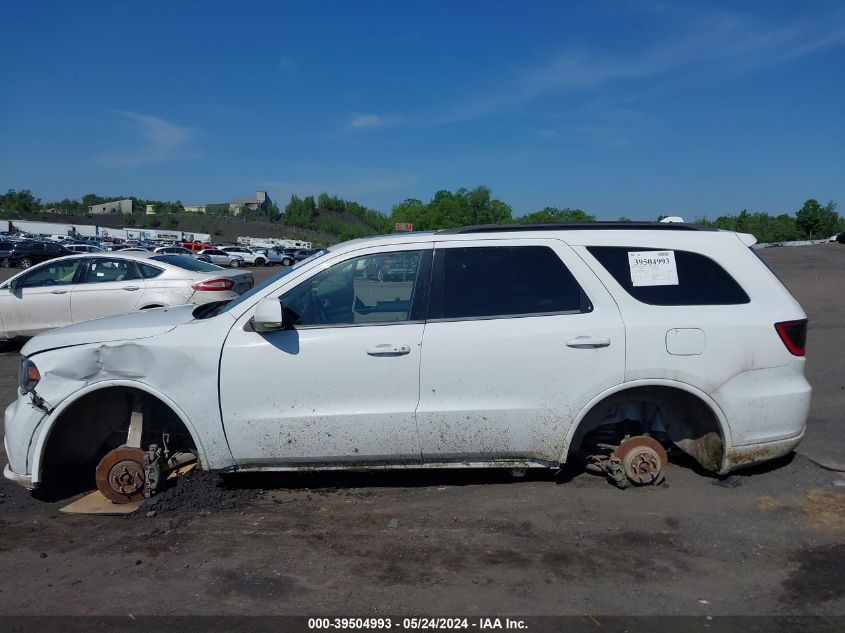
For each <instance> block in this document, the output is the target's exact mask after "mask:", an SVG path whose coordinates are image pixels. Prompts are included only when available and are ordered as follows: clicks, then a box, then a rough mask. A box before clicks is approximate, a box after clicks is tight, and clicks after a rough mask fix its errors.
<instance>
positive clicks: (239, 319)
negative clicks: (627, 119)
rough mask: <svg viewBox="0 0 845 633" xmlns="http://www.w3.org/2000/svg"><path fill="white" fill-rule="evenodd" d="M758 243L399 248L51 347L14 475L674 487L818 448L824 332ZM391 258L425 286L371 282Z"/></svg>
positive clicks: (73, 331)
mask: <svg viewBox="0 0 845 633" xmlns="http://www.w3.org/2000/svg"><path fill="white" fill-rule="evenodd" d="M753 242H754V238H753V237H751V236H749V235H742V234H737V233H731V232H722V231H715V230H707V229H701V228H699V227H696V226H693V225H685V224H653V223H625V224H617V223H606V224H604V223H594V224H588V225H548V226H544V225H538V226H516V227H503V226H491V227H469V228H464V229H455V230H447V231H440V232H437V233H410V234H407V235H389V236H381V237H376V238H370V239H365V240H356V241H352V242H346V243H344V244H339V245H337V246H335V247H333V248H331V249H329V250H324V251H320V252H318V253H316V254H315V255H313V256H312V257H310V258H309V259H306V260H304V261H302V262H300V263H298V264H297V265H296V266H293V267H291V268H286V269H284V270H283V271H282V272H280V273H279V274H277V275H276V276H274V277H272V278H271V279H269V280H268V281H267V282H266V283H264V284H263V285H261V286H258V287H256V288H254V289H253V290H252V291H251V292H249V293H246V294H245V295H243V296H242V297H240V298H239V299H237V300H235V301H232V302H230V303H220V304H209V305H206V306H200V307H195V306H184V307H177V308H169V309H166V310H154V311H151V312H147V313H136V314H130V315H127V316H122V317H114V318H108V319H101V320H99V321H96V322H91V323H85V324H81V325H75V326H70V327H67V328H62V329H59V330H55V331H52V332H49V333H46V334H42V335H40V336H37V337H36V338H34V339H32V340H31V341H30V342H29V343H27V345H26V346H24V348H23V349H22V352H21V353H22V355H23V358H22V362H21V371H20V389H19V397H18V399H17V401H16V402H14V403H13V404H11V405H10V406H9V407H8V408H7V409H6V451H7V453H8V456H9V466H7V467H6V470H5V474H6V476H7V477H9V478H11V479H14V480H16V481H18V482H20V483H22V484H24V485H26V486H31V487H32V486H36V485H41V484H42V482H45V480H46V481H49V479H50V477H51V475H52V474H53V473H62V472H65V474H66V472H67V470H66V469H69V468H70V469H72V468H90V469H91V471H90V472H92V473H93V471H94V468H93V465H94V464H99V466H98V471H97V472H98V478H97V480H98V482H99V485H100V489H101V490H103V492H104V494H106V495H107V496H110V498H113V499H115V500H121V499H124V498H131V497H133V496H138V495H142V494H144V493H145V492H147V493H148V492H149V489H150V488H151V487H154V485H155V481H153V482H150V480H149V472H150V468H151V465H156V464H158V466H161V467H162V468H164V467H166V466H167V464H170V463H171V462H174V460H176V462H178V463H183V461H184V457H185V456H186V455H187V456H188V458H191V457H192V456H193V455H196V456H198V458H199V460H200V463H201V465H202V467H203V468H206V469H214V470H221V471H249V470H297V469H309V470H310V469H315V468H318V469H319V468H348V467H352V466H355V467H361V466H371V467H390V468H399V467H402V468H405V467H442V466H444V465H462V466H467V465H468V466H494V467H503V466H506V467H511V468H515V469H521V468H525V467H548V468H556V467H557V466H559V464H560V463H562V462H565V461H567V460H568V459H571V458H572V457H573V456H574V455H581V456H583V457H584V458H585V459H586V462H587V467H588V468H589V469H590V470H594V471H597V472H601V473H604V474H606V475H607V476H608V477H609V478H610V479H611V480H612V481H614V482H616V483H617V484H620V485H626V484H628V483H630V482H633V483H636V484H644V483H656V482H658V481H659V480H660V479H661V478H662V477H663V473H664V471H665V468H666V450H667V449H668V450H680V451H682V452H684V453H687V454H688V455H690V456H692V458H694V459H695V460H696V461H697V462H698V463H699V464H700V465H701V466H702V467H703V468H705V469H707V470H709V471H712V472H716V473H728V472H730V471H732V470H734V469H736V468H739V467H742V466H748V465H751V464H756V463H759V462H762V461H766V460H770V459H774V458H776V457H779V456H782V455H785V454H787V453H789V452H790V451H792V449H793V448H794V447H795V446H796V445H797V444H798V443H799V442H800V440H801V438H802V436H803V434H804V427H805V421H806V418H807V412H808V408H809V403H810V391H811V390H810V385H809V384H808V383H807V381H806V380H805V378H804V362H805V359H804V339H805V335H806V316H805V314H804V312H803V310H802V309H801V306H800V305H798V303H797V302H796V301H795V299H793V298H792V296H791V295H790V294H789V292H788V291H787V290H786V289H785V288H784V287H783V285H781V283H780V282H779V281H778V279H777V278H776V277H775V275H774V274H773V273H772V272H770V271H769V269H768V268H767V267H766V266H765V265H764V264H763V263H762V262H761V261H760V260H759V259H758V257H757V256H756V255H755V254H754V252H753V251H752V250H751V249H750V248H749V245H750V244H752V243H753ZM385 260H390V265H391V266H392V267H394V268H395V269H396V270H401V271H402V274H401V275H388V276H383V277H382V278H377V277H373V276H371V275H367V274H366V272H367V270H369V269H370V268H371V267H372V266H378V265H381V264H383V263H384V262H385ZM162 447H165V448H166V450H165V451H164V453H165V454H166V455H168V456H169V457H168V458H167V460H168V461H166V463H165V462H164V461H162V460H164V459H165V458H163V457H162V456H161V455H162ZM177 455H178V456H180V459H176V458H175V457H174V456H177ZM127 463H129V464H131V463H135V464H137V467H135V468H134V469H133V468H129V469H128V470H127V469H126V464H127ZM158 466H157V467H158ZM63 469H64V470H63ZM115 469H123V470H120V472H118V473H116V470H115ZM121 482H122V483H121Z"/></svg>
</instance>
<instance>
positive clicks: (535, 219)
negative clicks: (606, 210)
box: [519, 207, 596, 224]
mask: <svg viewBox="0 0 845 633" xmlns="http://www.w3.org/2000/svg"><path fill="white" fill-rule="evenodd" d="M595 220H596V216H594V215H590V214H589V213H586V212H585V211H582V210H581V209H558V208H557V207H546V208H545V209H543V210H541V211H535V212H534V213H529V214H527V215H524V216H522V217H521V218H519V221H520V222H521V223H522V224H545V223H555V222H577V223H583V222H595Z"/></svg>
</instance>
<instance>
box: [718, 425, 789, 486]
mask: <svg viewBox="0 0 845 633" xmlns="http://www.w3.org/2000/svg"><path fill="white" fill-rule="evenodd" d="M802 439H804V429H801V432H800V433H799V434H798V435H796V436H794V437H788V438H785V439H779V440H775V441H773V442H762V443H759V444H748V445H746V446H734V447H733V448H729V449H728V450H726V451H725V457H724V459H723V460H722V469H721V470H720V471H719V474H720V475H726V474H727V473H729V472H732V471H734V470H737V469H739V468H745V467H747V466H755V465H757V464H763V463H765V462H769V461H772V460H773V459H777V458H779V457H783V456H784V455H788V454H789V453H791V452H792V451H794V450H795V447H796V446H798V444H800V443H801V440H802Z"/></svg>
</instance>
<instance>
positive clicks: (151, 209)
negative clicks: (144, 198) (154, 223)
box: [145, 204, 156, 215]
mask: <svg viewBox="0 0 845 633" xmlns="http://www.w3.org/2000/svg"><path fill="white" fill-rule="evenodd" d="M145 209H146V214H147V215H155V212H156V206H155V205H154V204H148V205H147V206H146V207H145Z"/></svg>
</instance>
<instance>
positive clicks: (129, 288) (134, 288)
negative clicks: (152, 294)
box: [123, 286, 141, 291]
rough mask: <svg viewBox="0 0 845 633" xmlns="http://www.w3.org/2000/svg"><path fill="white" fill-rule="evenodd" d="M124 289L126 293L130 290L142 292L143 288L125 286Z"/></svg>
mask: <svg viewBox="0 0 845 633" xmlns="http://www.w3.org/2000/svg"><path fill="white" fill-rule="evenodd" d="M123 289H124V290H126V291H130V290H140V289H141V288H140V287H138V286H124V287H123Z"/></svg>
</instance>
